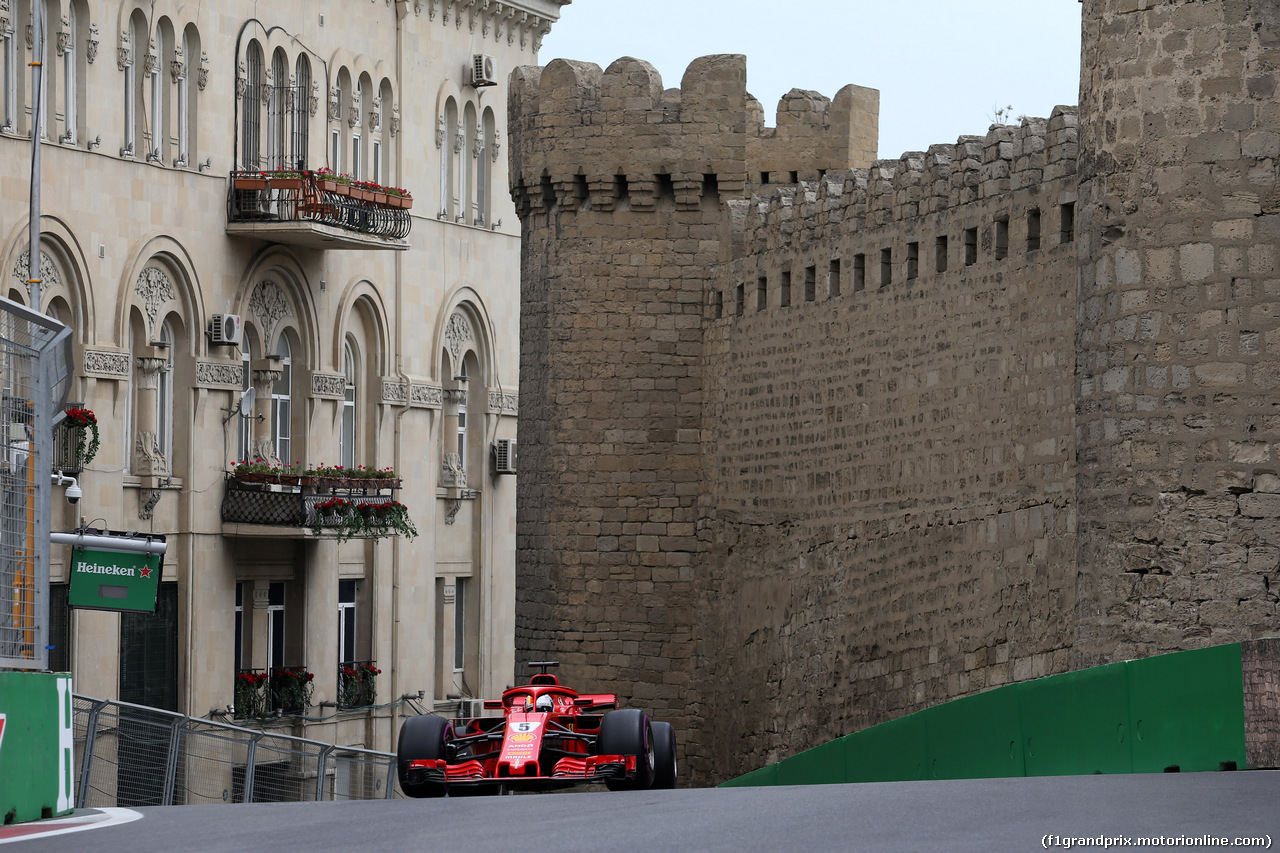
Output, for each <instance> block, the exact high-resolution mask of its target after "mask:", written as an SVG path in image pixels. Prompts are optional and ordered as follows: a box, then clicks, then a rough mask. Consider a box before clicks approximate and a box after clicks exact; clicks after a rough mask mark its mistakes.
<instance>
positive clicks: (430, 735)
mask: <svg viewBox="0 0 1280 853" xmlns="http://www.w3.org/2000/svg"><path fill="white" fill-rule="evenodd" d="M448 736H449V721H448V720H446V719H445V718H444V717H435V716H432V715H431V714H421V715H419V716H417V717H410V718H409V719H407V720H405V721H404V724H403V725H402V726H400V739H399V742H398V743H397V744H396V767H397V769H398V771H399V776H400V790H402V791H404V793H405V796H408V797H418V798H421V797H443V796H444V795H445V793H447V792H448V790H449V789H448V786H446V785H444V784H442V783H440V782H419V783H413V782H407V781H405V779H406V777H407V776H408V772H409V762H411V761H437V760H439V759H441V758H444V744H445V740H446V739H447V738H448Z"/></svg>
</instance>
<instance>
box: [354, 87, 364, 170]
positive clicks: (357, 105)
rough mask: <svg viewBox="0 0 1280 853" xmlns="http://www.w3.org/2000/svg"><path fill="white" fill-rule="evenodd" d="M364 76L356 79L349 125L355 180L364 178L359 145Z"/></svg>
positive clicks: (362, 113)
mask: <svg viewBox="0 0 1280 853" xmlns="http://www.w3.org/2000/svg"><path fill="white" fill-rule="evenodd" d="M364 97H365V91H364V77H361V78H360V79H359V80H357V81H356V92H355V96H354V98H353V99H352V103H353V104H354V106H353V107H352V109H354V110H355V111H356V121H355V123H354V124H353V125H352V127H351V177H353V178H355V179H356V180H357V181H362V180H364V168H363V164H364V151H363V150H362V149H361V145H362V144H363V142H364V138H363V134H362V133H361V130H362V128H363V126H364Z"/></svg>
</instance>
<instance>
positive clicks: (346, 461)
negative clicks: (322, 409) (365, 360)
mask: <svg viewBox="0 0 1280 853" xmlns="http://www.w3.org/2000/svg"><path fill="white" fill-rule="evenodd" d="M342 375H343V377H344V379H345V385H344V390H343V394H342V429H341V432H340V433H339V435H338V458H339V459H340V460H341V463H340V464H341V465H342V466H343V467H345V468H354V467H355V466H356V356H355V352H353V351H352V349H351V344H350V343H347V344H345V345H344V346H343V348H342Z"/></svg>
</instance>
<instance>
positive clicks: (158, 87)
mask: <svg viewBox="0 0 1280 853" xmlns="http://www.w3.org/2000/svg"><path fill="white" fill-rule="evenodd" d="M173 48H174V36H173V25H172V24H170V23H169V19H168V18H161V19H160V23H159V24H158V25H157V26H156V50H157V52H156V61H155V62H154V63H153V64H152V67H151V80H150V84H151V150H150V154H151V156H150V158H149V159H151V160H155V161H157V162H161V163H167V162H169V113H170V111H169V71H170V69H171V68H172V63H173V61H174V59H175V54H174V49H173Z"/></svg>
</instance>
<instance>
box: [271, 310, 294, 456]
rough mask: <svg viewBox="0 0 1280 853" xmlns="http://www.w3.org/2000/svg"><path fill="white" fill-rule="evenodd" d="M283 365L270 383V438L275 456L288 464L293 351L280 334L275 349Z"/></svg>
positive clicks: (287, 340)
mask: <svg viewBox="0 0 1280 853" xmlns="http://www.w3.org/2000/svg"><path fill="white" fill-rule="evenodd" d="M276 355H278V356H280V359H281V361H282V362H283V367H282V368H281V370H280V378H279V379H277V380H276V381H275V382H274V383H272V385H271V439H272V443H273V444H274V446H275V449H276V458H277V459H279V460H280V461H282V462H284V464H286V465H288V464H289V460H291V459H292V458H293V456H291V455H290V449H289V443H290V437H291V435H292V428H291V427H292V424H291V421H290V419H291V417H292V402H293V401H292V397H291V394H292V388H293V351H292V350H291V349H290V347H289V339H288V337H286V336H285V335H281V336H280V346H279V348H278V349H277V350H276Z"/></svg>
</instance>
